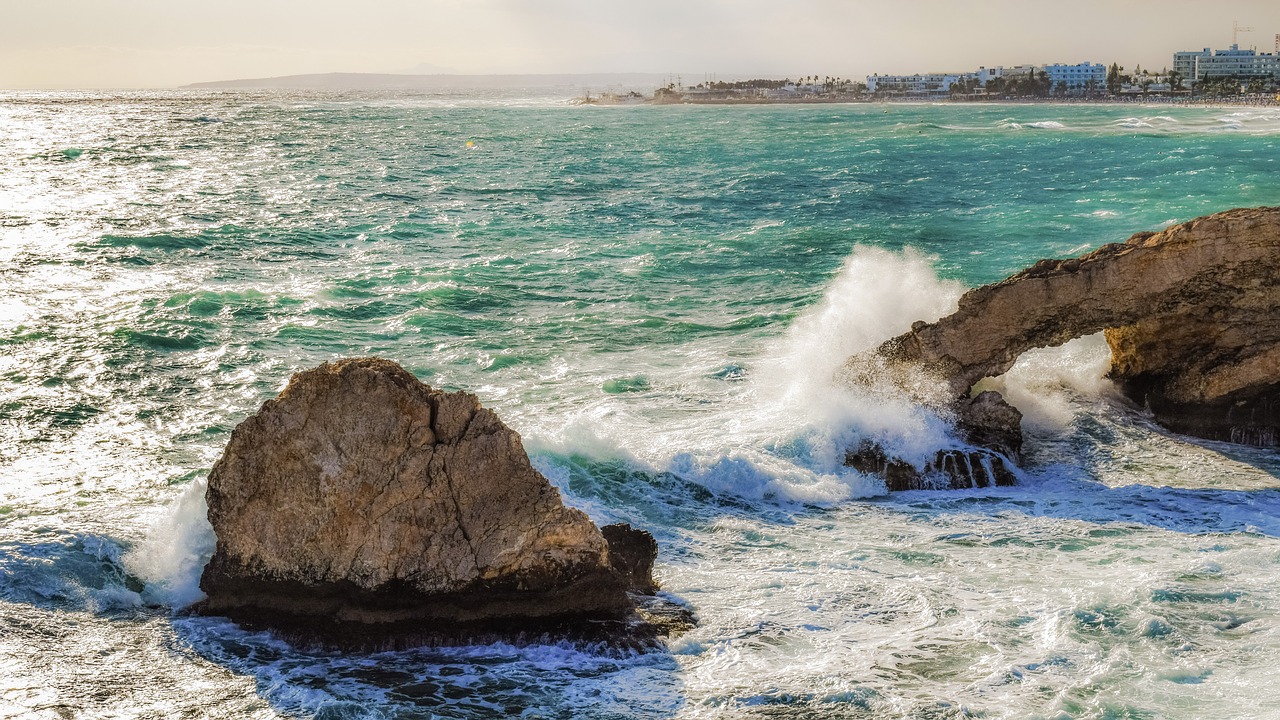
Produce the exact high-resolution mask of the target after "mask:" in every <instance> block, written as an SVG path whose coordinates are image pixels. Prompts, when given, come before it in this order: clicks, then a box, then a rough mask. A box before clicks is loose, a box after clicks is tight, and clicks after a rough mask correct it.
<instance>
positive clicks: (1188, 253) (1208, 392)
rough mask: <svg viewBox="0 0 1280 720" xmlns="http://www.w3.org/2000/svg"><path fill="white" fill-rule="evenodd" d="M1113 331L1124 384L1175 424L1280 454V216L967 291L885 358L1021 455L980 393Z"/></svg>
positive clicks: (1137, 245)
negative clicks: (1042, 357) (1077, 342)
mask: <svg viewBox="0 0 1280 720" xmlns="http://www.w3.org/2000/svg"><path fill="white" fill-rule="evenodd" d="M1099 331H1105V332H1106V338H1107V341H1108V343H1109V344H1110V346H1111V351H1112V364H1111V371H1110V377H1111V378H1112V379H1113V380H1115V381H1116V383H1117V384H1118V385H1119V387H1120V388H1121V389H1122V390H1123V391H1124V392H1125V393H1126V394H1127V395H1128V396H1129V397H1131V398H1132V399H1133V400H1134V401H1136V402H1138V403H1141V404H1143V405H1145V406H1146V407H1148V408H1150V410H1151V412H1152V413H1153V415H1154V416H1155V419H1156V420H1157V421H1158V422H1159V423H1161V424H1162V425H1164V426H1166V427H1168V428H1170V429H1172V430H1175V431H1178V432H1183V433H1186V434H1190V435H1195V436H1198V437H1203V438H1208V439H1213V440H1225V441H1230V442H1238V443H1245V444H1250V445H1260V446H1275V445H1276V441H1277V428H1278V427H1280V208H1256V209H1241V210H1231V211H1228V212H1224V213H1220V214H1217V215H1212V216H1209V217H1204V218H1199V219H1197V220H1192V221H1191V222H1188V223H1184V224H1181V225H1177V226H1174V227H1170V228H1168V229H1167V230H1164V231H1162V232H1159V233H1150V232H1144V233H1138V234H1137V235H1134V236H1133V237H1131V238H1130V239H1129V240H1128V241H1127V242H1125V243H1122V244H1112V245H1106V246H1103V247H1101V248H1099V249H1098V250H1096V251H1094V252H1091V253H1089V254H1087V255H1084V256H1082V257H1079V258H1074V259H1070V260H1042V261H1040V262H1038V263H1036V264H1035V265H1033V266H1032V267H1030V268H1028V269H1026V270H1024V271H1022V272H1019V273H1017V274H1015V275H1012V276H1010V277H1009V278H1007V279H1005V280H1003V281H1001V282H998V283H995V284H992V285H986V286H983V287H980V288H977V289H974V290H972V291H970V292H968V293H966V294H965V295H964V296H963V297H962V298H961V299H960V303H959V309H958V310H957V311H956V312H955V313H953V314H952V315H949V316H947V317H945V318H942V319H941V320H939V321H937V322H935V323H924V322H918V323H916V324H915V325H914V326H913V327H912V329H911V331H910V332H908V333H905V334H903V335H901V336H899V337H896V338H894V339H892V340H890V341H888V342H886V343H884V344H883V345H882V346H881V347H880V348H879V350H878V353H877V354H878V356H879V358H880V360H881V361H882V362H883V361H885V360H887V361H888V362H889V363H890V364H891V365H894V366H898V367H899V372H902V371H901V366H907V367H910V368H912V369H911V371H910V372H913V373H919V374H922V375H925V376H932V377H937V378H941V379H942V380H943V382H945V383H946V384H947V386H948V387H949V388H950V391H951V393H952V396H953V398H955V400H954V404H955V408H956V415H957V417H958V423H957V424H958V426H959V427H960V428H961V429H962V430H963V431H965V432H966V433H967V434H969V435H970V439H971V441H973V442H975V443H976V444H978V445H982V446H985V447H988V448H995V449H996V450H998V451H1000V452H1001V453H1002V454H1006V455H1008V450H1009V449H1010V443H1011V442H1012V441H1013V438H1012V436H1011V435H1009V434H1008V433H1004V434H1005V437H999V434H1000V433H997V436H992V435H990V434H989V432H988V431H987V428H991V427H996V428H999V427H1001V426H1004V427H1007V426H1008V417H1010V416H1008V415H1007V413H1005V412H1004V411H1003V410H1002V409H999V404H1002V402H1001V403H995V402H994V401H993V400H992V401H988V402H986V403H985V404H986V405H988V409H989V410H993V409H994V411H995V413H996V415H992V413H991V412H988V411H986V410H984V411H982V412H981V413H977V414H975V413H972V412H968V411H967V410H966V405H968V404H970V403H971V402H976V400H974V401H971V400H970V399H969V396H970V389H971V388H972V387H973V385H974V384H975V383H976V382H978V381H979V380H981V379H983V378H986V377H993V376H998V375H1000V374H1002V373H1004V372H1005V371H1007V370H1008V369H1009V368H1010V367H1012V366H1013V364H1014V362H1015V361H1016V360H1017V359H1018V356H1019V355H1021V354H1022V353H1023V352H1025V351H1027V350H1030V349H1032V348H1038V347H1049V346H1056V345H1061V344H1062V343H1064V342H1067V341H1068V340H1071V339H1074V338H1077V337H1081V336H1083V335H1089V334H1093V333H1097V332H1099ZM984 394H985V393H984ZM998 415H1005V419H1003V420H1001V419H999V418H998V417H996V416H998ZM984 418H985V419H984ZM1017 442H1019V443H1020V436H1019V439H1018V441H1017ZM1014 452H1015V453H1016V449H1015V450H1014ZM1009 457H1010V458H1011V459H1012V457H1013V456H1011V455H1009Z"/></svg>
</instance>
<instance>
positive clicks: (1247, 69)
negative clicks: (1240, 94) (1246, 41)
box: [1173, 45, 1280, 82]
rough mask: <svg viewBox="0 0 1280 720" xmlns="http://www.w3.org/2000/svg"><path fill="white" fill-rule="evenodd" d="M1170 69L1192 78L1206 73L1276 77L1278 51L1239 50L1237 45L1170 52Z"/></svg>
mask: <svg viewBox="0 0 1280 720" xmlns="http://www.w3.org/2000/svg"><path fill="white" fill-rule="evenodd" d="M1173 69H1174V70H1176V71H1177V72H1178V73H1179V74H1181V75H1182V77H1184V78H1187V79H1188V80H1190V81H1192V82H1199V81H1200V80H1203V79H1205V78H1206V77H1208V78H1210V79H1212V78H1225V77H1234V78H1239V79H1242V80H1244V79H1248V78H1270V79H1274V80H1280V54H1273V53H1259V52H1257V51H1256V50H1241V49H1240V46H1239V45H1232V46H1231V47H1230V48H1229V49H1227V50H1210V49H1209V48H1205V49H1204V50H1201V51H1194V50H1188V51H1183V52H1176V53H1174V54H1173Z"/></svg>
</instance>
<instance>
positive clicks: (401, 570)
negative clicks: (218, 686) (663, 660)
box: [199, 358, 657, 636]
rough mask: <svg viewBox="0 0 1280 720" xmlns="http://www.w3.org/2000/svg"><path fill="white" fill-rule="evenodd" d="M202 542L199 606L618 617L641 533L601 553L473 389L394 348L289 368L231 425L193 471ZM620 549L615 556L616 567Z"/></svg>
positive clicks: (600, 540)
mask: <svg viewBox="0 0 1280 720" xmlns="http://www.w3.org/2000/svg"><path fill="white" fill-rule="evenodd" d="M207 500H208V506H209V521H210V523H211V524H212V525H213V529H214V532H215V533H216V535H217V548H216V551H215V553H214V555H213V558H212V559H211V560H210V561H209V563H208V565H207V566H206V567H205V569H204V574H203V576H202V578H201V581H200V586H201V589H203V590H204V592H205V593H206V594H207V595H208V598H207V600H205V601H204V602H203V604H202V605H201V607H200V608H199V610H200V611H202V612H205V613H210V614H222V615H228V616H230V617H232V618H233V619H237V620H240V621H242V622H247V623H250V624H264V625H269V626H273V627H283V628H286V629H294V630H307V629H314V630H324V629H326V628H327V629H331V630H334V631H335V632H334V633H333V634H337V635H347V636H353V635H354V636H362V635H367V634H369V633H370V632H371V631H372V630H374V629H380V630H386V631H390V632H413V633H417V634H422V633H446V634H454V635H456V634H458V633H462V634H464V635H465V634H466V633H486V632H504V631H526V630H534V631H536V630H538V629H544V628H552V629H554V628H556V627H563V626H565V624H566V623H570V624H572V623H574V622H579V621H582V620H592V621H617V622H620V623H629V626H632V627H634V626H635V625H636V623H635V622H634V618H631V617H630V616H631V615H632V613H633V609H634V602H633V599H632V596H631V595H630V594H629V593H630V591H641V592H652V590H653V589H654V583H653V579H652V576H651V572H652V568H653V558H654V556H655V555H656V551H657V546H656V543H654V542H653V538H652V537H651V536H649V534H648V533H646V532H644V531H640V530H632V529H631V528H630V527H626V528H625V529H623V528H621V527H619V528H613V529H610V530H609V534H610V535H612V536H615V537H617V538H618V540H619V549H618V551H617V553H616V557H615V553H614V552H613V551H612V550H611V548H610V544H609V541H608V540H607V539H606V535H605V534H602V533H601V531H600V530H599V529H597V528H596V526H595V525H594V524H592V522H591V520H590V519H589V518H587V516H586V515H585V514H584V513H582V512H580V511H578V510H575V509H572V508H567V507H565V506H564V504H563V503H562V502H561V499H560V495H559V493H558V492H557V491H556V489H555V488H553V487H552V486H551V485H550V483H548V482H547V480H546V478H544V477H543V476H542V475H541V474H539V473H538V472H537V471H536V470H534V469H533V467H532V466H531V465H530V463H529V459H528V456H527V455H526V454H525V451H524V448H523V446H522V445H521V442H520V437H519V435H518V434H516V433H515V432H514V431H513V430H511V429H509V428H507V427H506V426H505V425H503V424H502V422H501V421H500V420H499V419H498V417H497V416H496V415H495V414H494V413H493V412H491V411H490V410H488V409H486V408H483V407H481V406H480V403H479V402H478V401H477V400H476V398H475V396H473V395H470V394H468V393H464V392H454V393H446V392H441V391H439V390H434V389H432V388H430V387H428V386H427V385H424V384H422V383H421V382H419V381H418V380H417V379H416V378H415V377H413V375H411V374H410V373H409V372H407V371H405V370H404V369H403V368H401V367H400V366H399V365H396V364H395V363H392V362H389V361H386V360H381V359H377V358H362V359H352V360H343V361H340V362H336V363H332V364H325V365H321V366H320V367H318V368H316V369H314V370H308V371H305V372H301V373H298V374H297V375H295V376H294V377H293V378H292V380H291V381H290V382H289V385H288V387H286V388H285V390H284V391H283V392H282V393H281V394H280V396H279V397H277V398H276V399H274V400H270V401H268V402H267V403H265V404H264V405H263V406H262V409H261V410H260V411H259V412H258V413H257V414H256V415H254V416H252V417H250V418H249V419H247V420H245V421H244V422H243V423H241V424H240V425H239V426H238V427H237V428H236V429H235V431H234V432H233V433H232V435H231V440H230V442H229V443H228V444H227V447H226V450H225V451H224V453H223V456H222V458H221V459H220V460H218V462H217V463H216V464H215V465H214V467H213V469H212V471H211V472H210V474H209V484H208V493H207ZM619 564H621V567H619Z"/></svg>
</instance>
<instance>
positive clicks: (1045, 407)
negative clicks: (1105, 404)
mask: <svg viewBox="0 0 1280 720" xmlns="http://www.w3.org/2000/svg"><path fill="white" fill-rule="evenodd" d="M1110 362H1111V348H1110V347H1109V346H1108V345H1107V341H1106V339H1105V338H1104V337H1103V336H1102V333H1097V334H1094V335H1089V336H1086V337H1082V338H1076V339H1075V340H1072V341H1070V342H1068V343H1065V344H1063V345H1061V346H1059V347H1056V348H1038V349H1034V350H1029V351H1027V352H1025V353H1023V354H1022V356H1021V357H1019V358H1018V361H1017V362H1016V363H1014V366H1013V367H1012V368H1010V369H1009V371H1008V372H1006V373H1005V374H1004V375H1001V376H1000V377H998V378H991V379H988V380H985V381H983V382H982V383H980V385H979V389H991V390H996V391H998V392H1000V394H1002V395H1004V398H1005V400H1006V401H1008V402H1009V404H1011V405H1013V406H1014V407H1016V408H1018V410H1020V411H1021V412H1022V414H1023V423H1024V425H1027V426H1030V428H1029V429H1034V430H1038V431H1042V432H1057V431H1061V430H1065V429H1066V427H1067V426H1068V424H1069V423H1070V422H1071V421H1072V419H1074V418H1075V415H1076V406H1075V405H1074V404H1073V403H1072V402H1071V399H1070V396H1071V395H1088V396H1093V397H1098V396H1105V395H1111V394H1114V393H1115V389H1114V386H1113V385H1112V384H1111V381H1109V380H1107V379H1106V377H1105V375H1106V372H1107V369H1108V367H1109V366H1110Z"/></svg>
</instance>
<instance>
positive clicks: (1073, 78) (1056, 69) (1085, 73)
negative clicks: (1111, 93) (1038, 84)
mask: <svg viewBox="0 0 1280 720" xmlns="http://www.w3.org/2000/svg"><path fill="white" fill-rule="evenodd" d="M1044 71H1045V73H1046V74H1048V76H1049V80H1050V81H1052V83H1053V86H1052V87H1053V89H1054V91H1058V90H1059V89H1063V90H1065V91H1066V92H1069V93H1072V94H1076V95H1078V94H1080V93H1083V92H1085V91H1087V90H1102V89H1104V88H1106V87H1107V66H1106V65H1102V64H1099V63H1090V62H1088V61H1087V60H1086V61H1085V62H1082V63H1080V64H1078V65H1063V64H1061V63H1054V64H1053V65H1045V66H1044Z"/></svg>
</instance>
